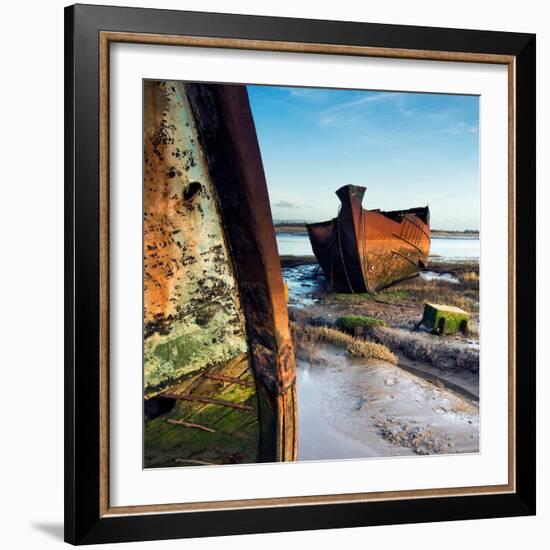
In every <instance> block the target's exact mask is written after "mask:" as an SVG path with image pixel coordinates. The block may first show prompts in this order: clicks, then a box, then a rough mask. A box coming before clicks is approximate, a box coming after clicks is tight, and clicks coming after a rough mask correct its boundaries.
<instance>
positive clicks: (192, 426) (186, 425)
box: [166, 418, 216, 433]
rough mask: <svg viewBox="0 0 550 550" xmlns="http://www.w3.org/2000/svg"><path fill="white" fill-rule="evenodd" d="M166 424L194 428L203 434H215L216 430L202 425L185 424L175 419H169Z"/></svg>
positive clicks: (183, 421)
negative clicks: (203, 432)
mask: <svg viewBox="0 0 550 550" xmlns="http://www.w3.org/2000/svg"><path fill="white" fill-rule="evenodd" d="M166 422H167V423H168V424H174V425H175V426H183V427H185V428H196V429H198V430H203V431H205V432H211V433H215V432H216V430H213V429H212V428H209V427H208V426H203V425H202V424H195V423H194V422H186V421H185V420H179V419H177V418H169V419H168V420H167V421H166Z"/></svg>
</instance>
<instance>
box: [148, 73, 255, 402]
mask: <svg viewBox="0 0 550 550" xmlns="http://www.w3.org/2000/svg"><path fill="white" fill-rule="evenodd" d="M144 87H145V90H144V101H145V109H144V118H145V120H144V182H143V185H144V195H143V197H144V198H143V231H144V241H143V254H144V259H143V270H144V286H143V288H144V290H143V292H144V296H143V298H144V380H145V394H146V396H147V395H151V394H154V393H155V392H157V391H158V390H159V389H162V388H163V387H166V386H169V385H173V384H175V383H177V382H178V381H179V380H181V379H182V378H184V377H187V376H189V375H191V374H193V373H196V372H199V371H200V370H201V369H204V368H205V367H206V366H207V365H209V364H213V363H219V362H223V361H227V360H229V359H231V358H232V357H235V356H236V355H237V354H239V353H242V352H244V351H246V350H247V342H246V335H245V326H244V317H243V313H242V309H241V306H240V301H239V295H238V289H237V284H236V281H235V275H234V273H233V269H232V267H231V261H230V258H229V253H228V250H227V245H226V243H225V241H224V237H223V228H222V224H221V222H220V219H219V213H218V210H217V206H216V199H215V191H214V189H213V187H212V183H211V182H210V178H209V176H208V169H207V167H206V165H205V162H204V160H203V158H202V154H201V152H200V148H199V144H198V137H197V134H196V129H195V125H194V122H193V120H192V115H191V112H190V110H189V106H188V103H187V100H186V97H185V88H184V87H183V85H182V84H181V83H177V82H145V83H144Z"/></svg>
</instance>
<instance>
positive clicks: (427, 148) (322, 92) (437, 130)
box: [248, 86, 480, 230]
mask: <svg viewBox="0 0 550 550" xmlns="http://www.w3.org/2000/svg"><path fill="white" fill-rule="evenodd" d="M248 93H249V97H250V103H251V107H252V113H253V116H254V121H255V124H256V131H257V133H258V138H259V142H260V148H261V152H262V159H263V163H264V169H265V172H266V177H267V184H268V188H269V195H270V201H271V208H272V211H273V217H274V219H276V220H306V221H322V220H325V219H329V218H332V217H334V216H335V215H336V212H337V208H338V204H339V203H338V199H337V198H336V196H335V195H334V191H336V189H338V188H339V187H341V186H342V185H346V184H354V185H363V186H365V187H366V188H367V193H366V195H365V200H364V202H363V206H364V207H365V208H381V209H382V210H397V209H402V208H411V207H414V206H424V205H426V204H429V206H430V211H431V226H432V228H433V229H453V230H461V229H478V228H479V201H480V196H479V132H478V129H479V98H478V97H477V96H458V95H440V94H418V93H402V92H373V91H363V90H329V89H322V88H288V87H274V86H248Z"/></svg>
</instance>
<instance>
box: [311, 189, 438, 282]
mask: <svg viewBox="0 0 550 550" xmlns="http://www.w3.org/2000/svg"><path fill="white" fill-rule="evenodd" d="M364 193H365V188H363V187H357V186H351V185H348V186H345V187H342V188H341V189H339V190H338V191H337V192H336V194H337V195H338V197H339V198H340V201H341V208H340V211H339V213H338V216H337V217H336V218H334V219H332V220H329V221H326V222H321V223H315V224H308V225H307V230H308V234H309V238H310V241H311V246H312V249H313V252H314V254H315V256H316V257H317V260H318V261H319V264H320V265H321V268H322V269H323V272H324V274H325V276H326V277H327V279H328V280H329V282H330V283H331V284H332V285H333V286H334V287H335V288H337V289H338V290H341V291H343V292H370V293H374V292H377V291H378V290H381V289H382V288H384V287H386V286H388V285H391V284H392V283H395V282H397V281H400V280H402V279H406V278H408V277H412V276H414V275H416V274H417V273H418V272H419V271H420V270H421V269H423V268H425V267H426V266H427V264H428V255H429V251H430V226H429V209H428V207H420V208H412V209H409V210H400V211H392V212H382V211H379V210H366V209H364V208H363V207H362V204H361V203H362V199H363V196H364Z"/></svg>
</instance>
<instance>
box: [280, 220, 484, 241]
mask: <svg viewBox="0 0 550 550" xmlns="http://www.w3.org/2000/svg"><path fill="white" fill-rule="evenodd" d="M274 228H275V233H276V234H282V233H284V234H286V235H307V229H306V225H305V223H276V224H275V225H274ZM431 235H432V237H433V238H435V239H479V231H473V230H468V231H448V230H441V229H432V231H431Z"/></svg>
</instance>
